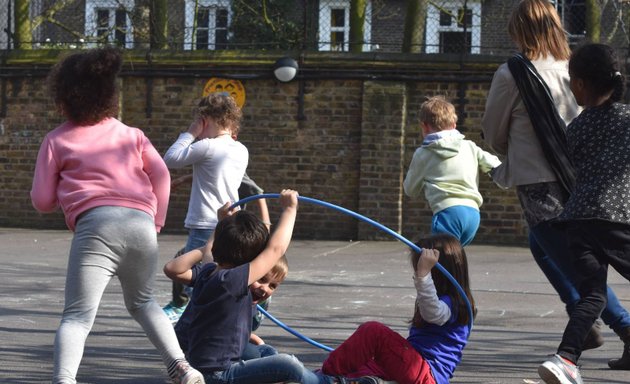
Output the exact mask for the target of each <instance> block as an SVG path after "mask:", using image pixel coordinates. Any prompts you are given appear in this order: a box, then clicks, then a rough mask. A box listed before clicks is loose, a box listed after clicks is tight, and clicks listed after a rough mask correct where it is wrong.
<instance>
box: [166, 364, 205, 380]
mask: <svg viewBox="0 0 630 384" xmlns="http://www.w3.org/2000/svg"><path fill="white" fill-rule="evenodd" d="M169 375H170V376H171V380H172V381H173V384H205V383H206V382H205V380H204V379H203V375H202V374H201V372H199V371H198V370H196V369H195V368H193V367H191V366H190V364H188V362H187V361H186V360H179V361H177V362H176V365H175V366H174V367H173V369H169Z"/></svg>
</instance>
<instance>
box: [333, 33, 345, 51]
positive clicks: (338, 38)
mask: <svg viewBox="0 0 630 384" xmlns="http://www.w3.org/2000/svg"><path fill="white" fill-rule="evenodd" d="M343 39H344V33H343V31H340V32H331V33H330V50H331V51H343V50H344V49H343V46H344V40H343Z"/></svg>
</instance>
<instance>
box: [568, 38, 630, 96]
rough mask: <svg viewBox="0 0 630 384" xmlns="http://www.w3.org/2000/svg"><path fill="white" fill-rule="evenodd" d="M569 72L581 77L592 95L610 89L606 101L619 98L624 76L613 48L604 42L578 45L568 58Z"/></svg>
mask: <svg viewBox="0 0 630 384" xmlns="http://www.w3.org/2000/svg"><path fill="white" fill-rule="evenodd" d="M569 74H570V75H571V77H574V78H577V79H581V80H582V81H584V85H585V87H586V89H587V90H588V92H590V93H592V94H593V96H603V95H605V94H607V93H608V92H610V91H613V93H612V95H611V96H610V98H609V99H608V102H609V103H610V102H615V101H619V100H621V98H622V97H623V92H624V89H625V87H624V83H625V81H624V77H623V75H622V74H621V67H620V65H619V60H618V59H617V53H616V52H615V49H614V48H612V47H611V46H609V45H606V44H597V43H586V44H584V45H582V46H580V47H578V48H577V49H576V50H575V51H574V52H573V54H572V55H571V59H570V60H569Z"/></svg>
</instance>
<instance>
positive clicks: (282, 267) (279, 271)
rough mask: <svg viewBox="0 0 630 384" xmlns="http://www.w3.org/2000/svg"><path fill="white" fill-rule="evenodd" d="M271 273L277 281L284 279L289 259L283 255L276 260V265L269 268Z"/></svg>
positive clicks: (287, 272) (287, 270)
mask: <svg viewBox="0 0 630 384" xmlns="http://www.w3.org/2000/svg"><path fill="white" fill-rule="evenodd" d="M269 272H271V275H272V276H273V277H274V278H275V279H276V280H278V281H284V279H285V278H286V277H287V275H288V274H289V261H288V260H287V257H286V256H285V255H282V257H281V258H280V259H279V260H278V262H277V263H276V265H274V266H273V268H271V271H269Z"/></svg>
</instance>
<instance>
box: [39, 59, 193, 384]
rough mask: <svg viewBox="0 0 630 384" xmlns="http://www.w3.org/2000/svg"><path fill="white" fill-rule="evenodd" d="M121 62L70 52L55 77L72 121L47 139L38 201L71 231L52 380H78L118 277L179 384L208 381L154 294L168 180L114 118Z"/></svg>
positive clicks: (145, 143)
mask: <svg viewBox="0 0 630 384" xmlns="http://www.w3.org/2000/svg"><path fill="white" fill-rule="evenodd" d="M121 66H122V57H121V55H120V53H119V52H118V51H117V50H115V49H113V48H103V49H96V50H91V51H87V52H83V53H77V54H73V55H71V56H68V57H67V58H66V59H64V60H63V61H61V62H60V63H58V64H57V65H56V66H55V67H54V68H53V70H52V72H51V74H50V76H49V81H50V86H51V91H52V95H53V98H54V101H55V103H56V105H57V106H58V108H59V110H60V111H61V112H62V113H63V115H64V116H65V117H66V119H67V121H66V122H65V123H63V124H62V125H60V126H59V127H57V128H56V129H54V130H53V131H51V132H49V133H48V134H47V135H46V137H45V138H44V141H43V143H42V145H41V147H40V150H39V154H38V156H37V163H36V166H35V175H34V178H33V188H32V190H31V199H32V202H33V206H34V207H35V208H36V209H37V210H38V211H40V212H52V211H54V210H56V209H57V208H61V210H62V211H63V213H64V215H65V219H66V224H67V225H68V228H70V230H72V231H73V232H74V237H73V239H72V245H71V249H70V256H69V261H68V272H67V277H66V288H65V305H64V310H63V315H62V319H61V324H60V326H59V328H58V330H57V334H56V337H55V348H54V368H53V383H76V376H77V372H78V369H79V364H80V363H81V358H82V356H83V349H84V345H85V340H86V338H87V335H88V333H89V332H90V329H91V328H92V324H93V323H94V318H95V317H96V311H97V309H98V306H99V303H100V300H101V296H102V294H103V291H104V290H105V288H106V287H107V284H108V283H109V281H110V280H111V278H112V277H113V276H114V275H116V276H118V279H119V280H120V284H121V287H122V290H123V296H124V300H125V306H126V307H127V310H128V311H129V313H130V314H131V316H132V317H133V318H134V319H135V320H136V321H137V322H138V323H139V324H140V325H141V326H142V328H143V329H144V331H145V332H146V334H147V336H148V337H149V339H150V340H151V342H152V343H153V344H154V345H155V347H156V348H157V349H158V351H159V352H160V355H161V356H162V359H163V361H164V363H165V364H166V366H167V367H168V374H169V376H170V377H171V379H172V380H173V382H174V383H178V384H179V383H187V384H193V383H196V384H200V383H204V380H203V377H202V375H201V374H200V373H199V372H198V371H196V370H195V369H192V368H191V367H190V365H189V364H188V362H187V361H186V359H185V358H184V353H183V352H182V350H181V349H180V348H179V344H178V342H177V338H176V336H175V332H174V331H173V327H172V326H171V324H170V322H169V320H168V318H167V317H166V315H164V313H163V312H162V309H161V308H160V306H159V305H158V304H157V303H156V302H155V300H154V299H153V297H152V290H153V284H154V280H155V272H156V267H157V262H158V244H157V232H159V231H160V229H161V228H162V226H163V225H164V220H165V217H166V209H167V206H168V199H169V193H170V176H169V172H168V169H167V168H166V165H165V164H164V162H163V160H162V158H161V156H160V155H159V153H158V152H157V150H156V149H155V148H154V147H153V145H152V144H151V143H150V142H149V139H147V137H146V136H145V135H144V133H143V132H142V131H141V130H139V129H137V128H131V127H128V126H126V125H125V124H123V123H122V122H120V121H118V120H117V119H116V118H115V117H114V116H116V115H117V114H118V97H117V87H116V77H117V75H118V73H119V71H120V68H121ZM84 381H85V379H84ZM88 381H89V380H88Z"/></svg>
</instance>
